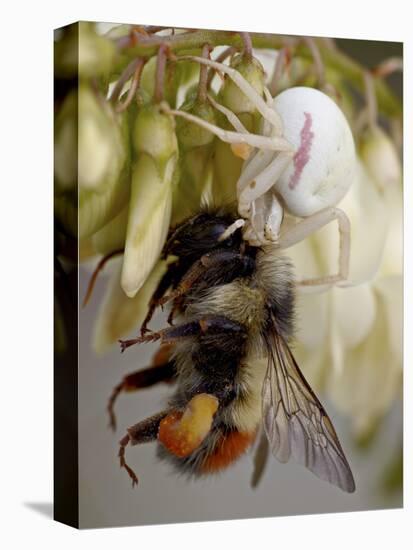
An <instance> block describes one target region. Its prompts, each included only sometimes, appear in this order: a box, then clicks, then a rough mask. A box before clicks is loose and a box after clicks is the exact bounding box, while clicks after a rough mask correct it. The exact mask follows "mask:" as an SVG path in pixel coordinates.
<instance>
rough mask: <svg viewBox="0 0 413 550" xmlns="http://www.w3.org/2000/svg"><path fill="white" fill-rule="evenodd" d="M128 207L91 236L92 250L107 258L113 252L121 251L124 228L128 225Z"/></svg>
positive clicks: (123, 241)
mask: <svg viewBox="0 0 413 550" xmlns="http://www.w3.org/2000/svg"><path fill="white" fill-rule="evenodd" d="M128 212H129V207H128V205H126V206H125V207H124V208H123V209H122V210H121V211H120V213H119V214H118V215H117V216H115V217H114V218H113V220H111V221H110V222H109V223H107V224H106V225H104V226H103V227H102V229H99V231H97V232H96V233H95V234H94V235H93V236H92V242H93V249H94V250H95V251H96V252H98V253H99V254H102V255H103V256H107V255H108V254H110V253H111V252H114V251H115V250H121V249H122V248H124V246H125V239H126V227H127V223H128Z"/></svg>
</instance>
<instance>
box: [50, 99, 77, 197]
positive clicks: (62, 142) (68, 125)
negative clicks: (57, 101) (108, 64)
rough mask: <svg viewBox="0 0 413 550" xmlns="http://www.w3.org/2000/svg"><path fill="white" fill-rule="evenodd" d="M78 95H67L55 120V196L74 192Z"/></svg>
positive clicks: (75, 182) (75, 185)
mask: <svg viewBox="0 0 413 550" xmlns="http://www.w3.org/2000/svg"><path fill="white" fill-rule="evenodd" d="M77 106H78V95H77V90H74V91H72V92H71V93H69V94H68V95H67V96H66V98H65V100H64V102H63V104H62V106H61V108H60V110H59V112H58V114H57V116H56V119H55V132H54V177H55V194H56V195H60V194H62V193H66V192H70V191H76V188H77V158H78V150H77V144H78V139H77V135H78V108H77Z"/></svg>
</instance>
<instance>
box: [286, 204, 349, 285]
mask: <svg viewBox="0 0 413 550" xmlns="http://www.w3.org/2000/svg"><path fill="white" fill-rule="evenodd" d="M334 220H337V223H338V231H339V237H340V244H339V260H338V273H337V274H336V275H325V276H323V277H316V278H312V279H304V280H302V281H298V282H297V284H298V285H299V286H324V285H332V284H335V283H338V282H341V281H345V280H346V279H348V274H349V266H350V227H351V226H350V220H349V219H348V217H347V215H346V214H345V213H344V212H343V210H340V209H339V208H326V209H324V210H321V212H316V213H315V214H313V215H312V216H309V217H308V218H305V219H303V220H302V221H300V222H299V223H297V224H296V225H295V226H293V227H292V228H290V229H289V230H288V231H287V232H286V233H285V234H284V235H281V236H280V238H279V241H278V246H279V247H280V248H289V247H290V246H293V245H295V244H297V243H298V242H300V241H302V240H304V239H305V238H306V237H309V236H310V235H312V234H313V233H315V232H316V231H318V230H319V229H321V228H322V227H324V226H325V225H327V224H329V223H330V222H332V221H334Z"/></svg>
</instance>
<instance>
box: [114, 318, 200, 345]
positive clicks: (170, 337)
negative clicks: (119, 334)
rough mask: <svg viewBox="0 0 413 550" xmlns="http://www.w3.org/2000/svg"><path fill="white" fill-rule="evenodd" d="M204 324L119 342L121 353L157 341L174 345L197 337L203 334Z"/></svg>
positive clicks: (179, 327)
mask: <svg viewBox="0 0 413 550" xmlns="http://www.w3.org/2000/svg"><path fill="white" fill-rule="evenodd" d="M202 323H203V321H202V319H201V320H199V321H191V322H190V323H185V324H183V325H178V326H176V327H175V326H174V327H168V328H164V329H162V330H159V331H157V332H150V333H149V334H144V335H143V336H138V337H137V338H132V339H130V340H119V343H120V346H121V351H122V352H123V351H125V349H126V348H129V347H130V346H134V345H135V344H143V343H145V342H156V341H157V340H161V341H162V343H163V344H174V343H175V341H176V340H180V339H181V338H188V337H189V336H196V335H197V334H199V333H200V332H202V331H203V328H202V326H203V325H202Z"/></svg>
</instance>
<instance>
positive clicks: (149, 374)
mask: <svg viewBox="0 0 413 550" xmlns="http://www.w3.org/2000/svg"><path fill="white" fill-rule="evenodd" d="M174 376H175V364H174V363H173V362H172V361H168V362H166V363H162V364H158V365H153V366H150V367H148V368H146V369H141V370H138V371H136V372H133V373H131V374H128V375H127V376H125V377H124V378H123V380H122V381H121V382H120V383H119V384H118V385H117V386H115V388H114V389H113V391H112V394H111V396H110V397H109V401H108V405H107V411H108V414H109V426H110V427H111V428H112V430H116V416H115V412H114V406H115V402H116V400H117V398H118V397H119V395H120V394H121V393H129V392H134V391H138V390H140V389H143V388H149V387H151V386H154V385H155V384H158V383H159V382H165V383H170V382H171V381H172V380H173V378H174Z"/></svg>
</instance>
